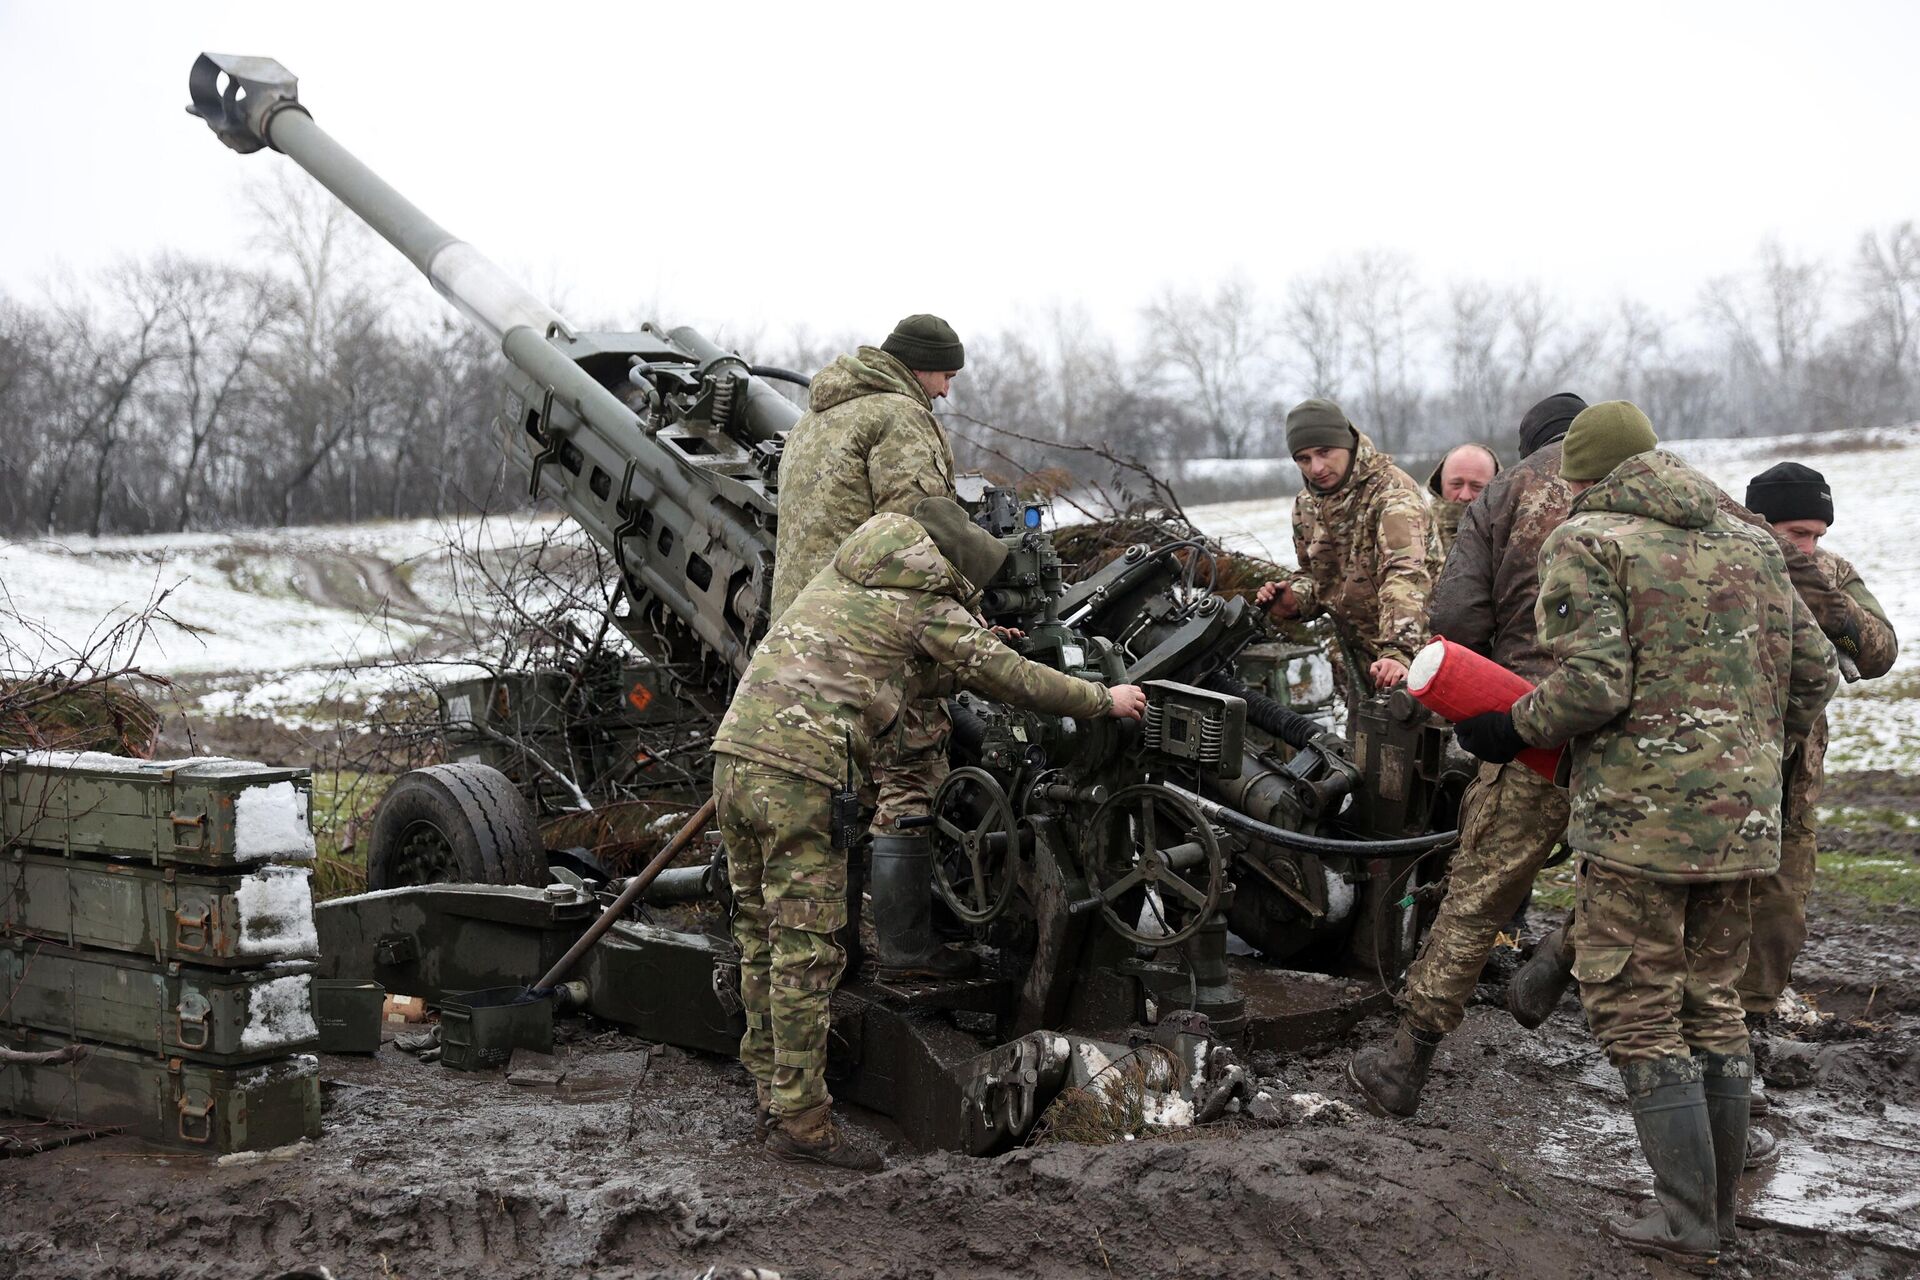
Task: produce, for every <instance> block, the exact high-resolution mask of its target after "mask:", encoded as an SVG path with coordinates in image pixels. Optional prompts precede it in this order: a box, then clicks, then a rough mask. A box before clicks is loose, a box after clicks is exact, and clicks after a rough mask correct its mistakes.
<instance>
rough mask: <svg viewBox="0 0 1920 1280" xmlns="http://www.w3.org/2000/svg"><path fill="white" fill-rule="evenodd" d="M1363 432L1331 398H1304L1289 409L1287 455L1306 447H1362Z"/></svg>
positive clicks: (1290, 455) (1292, 454) (1291, 455)
mask: <svg viewBox="0 0 1920 1280" xmlns="http://www.w3.org/2000/svg"><path fill="white" fill-rule="evenodd" d="M1359 447H1360V433H1359V432H1358V431H1356V430H1355V429H1354V426H1353V424H1352V423H1351V422H1348V421H1347V415H1346V414H1345V413H1343V412H1341V410H1340V406H1339V405H1337V404H1335V403H1334V402H1333V401H1331V400H1321V399H1318V398H1316V399H1313V400H1302V401H1301V402H1300V403H1299V404H1297V405H1295V406H1293V408H1291V409H1289V410H1287V456H1288V457H1289V458H1291V457H1293V456H1294V455H1295V454H1297V453H1299V452H1300V451H1301V450H1302V449H1358V448H1359Z"/></svg>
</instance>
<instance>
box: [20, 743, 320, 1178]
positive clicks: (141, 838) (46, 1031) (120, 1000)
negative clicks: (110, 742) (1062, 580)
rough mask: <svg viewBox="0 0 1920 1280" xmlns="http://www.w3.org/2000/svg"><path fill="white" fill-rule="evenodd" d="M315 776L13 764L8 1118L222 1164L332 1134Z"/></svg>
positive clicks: (33, 761)
mask: <svg viewBox="0 0 1920 1280" xmlns="http://www.w3.org/2000/svg"><path fill="white" fill-rule="evenodd" d="M311 794H312V781H311V778H310V777H309V775H308V773H307V771H306V770H303V769H273V768H268V767H267V766H265V765H259V764H250V763H246V762H243V761H235V760H221V759H213V758H195V759H187V760H173V761H151V760H130V759H125V758H122V757H119V756H109V755H100V754H97V753H93V752H86V753H72V752H48V751H34V752H22V751H9V752H0V1045H5V1046H6V1047H8V1048H10V1049H14V1050H18V1051H22V1052H26V1053H33V1054H38V1053H47V1052H51V1051H57V1050H60V1049H62V1048H64V1047H66V1046H69V1045H79V1046H81V1049H80V1050H79V1051H78V1052H77V1056H76V1057H74V1058H73V1059H72V1060H70V1061H62V1062H38V1063H24V1062H16V1063H11V1064H8V1065H0V1110H4V1111H12V1112H15V1113H18V1114H20V1115H24V1116H33V1117H39V1118H42V1119H45V1120H49V1121H56V1122H63V1123H66V1124H73V1125H79V1126H84V1127H87V1128H115V1129H121V1130H124V1131H126V1132H129V1133H133V1134H137V1135H139V1136H140V1137H143V1138H146V1139H149V1140H151V1141H156V1142H162V1143H167V1144H170V1145H175V1146H184V1147H191V1148H196V1149H200V1150H206V1151H210V1152H214V1153H217V1154H227V1153H230V1152H235V1151H254V1150H265V1149H268V1148H272V1147H277V1146H281V1145H283V1144H285V1143H288V1142H292V1141H295V1140H296V1139H299V1138H302V1137H315V1136H317V1135H318V1134H319V1132H320V1088H319V1075H318V1067H317V1063H316V1060H315V1059H314V1058H313V1057H311V1056H310V1055H307V1054H304V1053H302V1052H300V1051H301V1050H306V1049H311V1048H312V1047H313V1046H314V1041H315V1039H316V1035H315V1030H314V1023H313V1013H312V1006H311V994H310V982H311V974H312V972H313V968H314V965H313V962H312V957H313V956H314V954H315V952H316V942H317V939H316V936H315V933H314V926H313V891H312V887H311V884H310V873H309V871H308V869H307V868H306V867H305V866H302V865H299V864H300V863H303V862H310V861H311V860H312V858H313V855H314V847H313V835H312V830H311V827H310V825H309V821H308V817H307V807H308V800H309V798H310V796H311Z"/></svg>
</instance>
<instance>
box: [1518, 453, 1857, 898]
mask: <svg viewBox="0 0 1920 1280" xmlns="http://www.w3.org/2000/svg"><path fill="white" fill-rule="evenodd" d="M1716 494H1717V490H1716V489H1715V488H1714V486H1713V484H1712V482H1710V481H1709V480H1707V479H1706V477H1704V476H1702V475H1700V473H1698V472H1697V471H1694V470H1693V469H1692V468H1691V467H1689V466H1687V464H1686V463H1684V462H1682V461H1681V460H1680V459H1679V458H1677V457H1675V456H1674V455H1672V454H1670V453H1665V452H1661V451H1651V452H1648V453H1643V454H1640V455H1638V456H1636V457H1633V458H1629V459H1628V460H1627V461H1625V462H1623V463H1621V464H1620V465H1619V466H1618V467H1615V468H1614V470H1613V472H1612V474H1610V475H1609V476H1608V477H1607V478H1606V479H1605V480H1602V481H1601V482H1600V483H1599V484H1597V485H1595V486H1593V487H1592V488H1591V489H1589V490H1587V491H1586V492H1585V493H1583V494H1581V495H1580V496H1579V497H1578V498H1577V499H1576V500H1575V502H1574V505H1573V511H1572V514H1570V515H1569V516H1568V517H1567V519H1566V521H1565V523H1563V524H1562V525H1561V526H1560V527H1559V528H1558V529H1556V530H1554V531H1553V533H1552V535H1551V536H1549V537H1548V538H1547V542H1546V546H1545V547H1543V548H1542V549H1541V553H1540V564H1541V574H1540V600H1539V603H1538V605H1537V606H1536V607H1535V619H1536V622H1537V623H1538V626H1539V631H1540V638H1541V639H1542V640H1543V641H1545V642H1546V644H1547V645H1548V647H1549V649H1550V650H1551V652H1552V653H1553V656H1554V658H1555V659H1556V660H1557V661H1558V663H1559V665H1558V666H1557V667H1556V668H1555V670H1554V671H1553V672H1552V674H1550V675H1548V676H1547V678H1546V679H1545V680H1543V681H1541V683H1540V685H1539V687H1538V688H1536V689H1535V690H1534V691H1533V692H1532V693H1529V694H1527V695H1526V696H1525V697H1523V698H1521V699H1520V701H1518V702H1516V703H1515V704H1514V707H1513V722H1514V727H1515V728H1516V729H1518V730H1519V732H1520V736H1521V737H1522V738H1524V739H1525V740H1526V741H1527V742H1528V743H1530V744H1531V745H1533V746H1553V745H1555V744H1558V743H1563V742H1569V743H1571V744H1572V745H1571V749H1570V751H1569V752H1568V757H1569V759H1568V766H1569V770H1570V772H1569V780H1568V787H1569V800H1570V802H1571V807H1572V820H1571V821H1570V822H1569V823H1568V826H1567V842H1568V844H1570V845H1571V846H1572V847H1573V849H1574V851H1575V852H1576V853H1578V854H1579V855H1581V856H1582V857H1587V858H1591V859H1593V860H1594V861H1596V862H1599V863H1602V864H1603V865H1606V866H1609V867H1612V868H1614V869H1615V870H1618V871H1622V872H1626V873H1628V874H1634V875H1641V876H1645V877H1647V878H1648V879H1652V880H1668V881H1689V880H1737V879H1742V878H1745V877H1750V876H1761V875H1769V874H1771V873H1772V872H1774V871H1775V870H1776V869H1778V867H1779V865H1780V820H1781V819H1780V802H1781V781H1782V772H1781V755H1782V743H1783V741H1784V739H1785V736H1786V735H1787V734H1804V733H1806V732H1807V730H1809V729H1811V728H1812V727H1813V723H1814V721H1815V719H1816V718H1817V717H1818V716H1819V714H1820V709H1821V707H1823V706H1824V705H1825V704H1826V701H1827V698H1828V697H1829V696H1831V694H1832V693H1833V689H1834V685H1835V684H1836V683H1837V682H1838V679H1839V673H1838V669H1837V667H1836V666H1835V660H1834V651H1833V646H1832V645H1831V644H1829V643H1828V642H1827V640H1826V638H1825V637H1824V636H1822V635H1821V634H1820V629H1819V627H1818V626H1816V625H1815V623H1814V620H1813V615H1812V613H1811V612H1809V611H1808V609H1807V607H1806V605H1805V603H1804V602H1802V601H1801V599H1800V598H1799V596H1798V595H1796V594H1795V593H1794V591H1793V589H1792V587H1791V586H1790V585H1789V583H1788V580H1787V571H1786V564H1785V562H1784V560H1783V559H1782V557H1781V555H1780V552H1779V548H1778V547H1776V546H1775V545H1774V542H1773V539H1772V538H1770V537H1767V536H1765V535H1764V534H1762V533H1761V532H1760V531H1759V530H1756V529H1754V528H1753V527H1752V526H1750V525H1747V524H1744V523H1742V522H1740V521H1738V520H1735V519H1733V518H1732V517H1730V516H1728V515H1726V514H1725V513H1723V512H1720V511H1718V510H1717V509H1716V502H1717V498H1716Z"/></svg>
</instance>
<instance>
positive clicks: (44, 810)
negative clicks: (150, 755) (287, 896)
mask: <svg viewBox="0 0 1920 1280" xmlns="http://www.w3.org/2000/svg"><path fill="white" fill-rule="evenodd" d="M312 792H313V779H312V777H311V776H310V775H309V773H308V771H307V770H305V769H274V768H269V767H268V766H266V765H261V764H251V763H248V762H247V761H244V760H222V759H218V758H214V757H205V758H199V759H186V760H134V759H129V758H126V757H122V756H109V755H101V754H99V753H98V752H91V751H89V752H63V751H9V752H4V753H0V847H4V848H8V849H11V848H16V847H25V848H35V849H48V850H53V851H56V852H59V853H68V854H74V853H80V854H116V855H130V856H137V857H141V858H146V859H148V860H150V861H152V862H156V863H169V864H172V863H177V864H181V865H185V866H202V867H245V866H249V865H251V864H254V863H259V862H265V861H289V860H292V861H298V860H302V859H311V858H312V857H313V833H312V827H311V819H310V818H309V816H308V811H309V804H308V801H309V799H310V798H311V795H312Z"/></svg>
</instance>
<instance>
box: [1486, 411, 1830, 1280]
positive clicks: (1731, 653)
mask: <svg viewBox="0 0 1920 1280" xmlns="http://www.w3.org/2000/svg"><path fill="white" fill-rule="evenodd" d="M1656 443H1657V441H1656V439H1655V437H1654V434H1653V429H1652V426H1651V424H1649V423H1648V422H1647V419H1646V415H1645V414H1643V413H1641V412H1640V411H1639V409H1638V408H1636V407H1635V406H1633V405H1630V404H1627V403H1626V402H1624V401H1611V402H1608V403H1606V404H1602V405H1595V406H1593V407H1591V408H1589V409H1586V410H1584V411H1582V412H1581V413H1580V415H1579V416H1578V417H1576V418H1575V419H1574V422H1573V426H1572V427H1571V429H1570V430H1569V431H1568V433H1567V436H1566V439H1565V442H1564V444H1563V446H1562V451H1561V475H1562V477H1563V478H1564V479H1566V480H1567V481H1568V483H1569V485H1570V486H1571V487H1572V488H1573V489H1574V490H1575V491H1576V493H1577V495H1578V496H1576V498H1575V500H1574V505H1573V510H1572V512H1571V514H1570V515H1569V516H1568V518H1567V520H1566V522H1565V523H1563V524H1562V525H1561V526H1560V527H1559V528H1558V529H1556V530H1555V531H1554V532H1553V533H1552V534H1551V535H1550V536H1549V537H1548V539H1547V542H1546V545H1545V546H1544V547H1543V548H1542V550H1541V589H1540V599H1539V602H1538V604H1537V606H1536V608H1535V621H1536V624H1537V626H1538V629H1539V633H1540V637H1541V639H1542V640H1543V641H1545V642H1546V644H1547V646H1548V648H1549V650H1550V652H1551V653H1552V654H1553V656H1554V658H1555V660H1556V661H1557V663H1558V665H1557V667H1556V668H1555V670H1554V671H1553V672H1552V673H1551V674H1549V675H1548V676H1547V677H1546V679H1545V680H1543V681H1542V682H1541V683H1540V684H1539V686H1538V687H1536V688H1535V689H1534V690H1533V691H1532V692H1531V693H1528V694H1526V695H1525V696H1523V697H1522V698H1521V699H1520V700H1519V701H1518V702H1516V703H1515V704H1514V705H1513V707H1512V709H1511V710H1510V711H1505V712H1490V713H1487V714H1485V715H1481V716H1475V717H1472V718H1470V719H1468V720H1464V721H1462V722H1461V723H1460V724H1459V725H1457V726H1456V727H1455V733H1456V736H1457V738H1458V739H1459V741H1460V743H1461V745H1462V746H1464V747H1466V748H1467V749H1468V750H1470V751H1472V752H1473V753H1474V754H1476V755H1479V756H1481V757H1482V758H1483V759H1492V760H1510V759H1512V758H1513V757H1514V756H1515V755H1517V754H1518V753H1519V751H1520V750H1521V749H1522V748H1523V747H1526V746H1540V747H1549V746H1556V745H1559V744H1562V743H1566V744H1569V745H1568V751H1567V762H1566V766H1565V767H1566V768H1567V769H1568V775H1569V783H1568V787H1569V799H1570V808H1571V811H1572V817H1571V820H1570V823H1569V827H1568V833H1567V842H1568V844H1569V845H1570V846H1571V847H1572V849H1573V851H1574V853H1575V854H1576V855H1577V856H1578V857H1579V858H1580V859H1581V863H1580V868H1579V878H1578V883H1577V887H1576V890H1575V923H1574V936H1573V946H1574V977H1575V978H1576V980H1578V982H1579V983H1580V996H1581V1002H1582V1003H1583V1004H1584V1005H1585V1006H1586V1010H1587V1017H1588V1020H1589V1022H1590V1023H1591V1025H1592V1027H1593V1032H1594V1035H1595V1036H1596V1037H1597V1038H1598V1039H1599V1041H1600V1043H1601V1044H1602V1045H1603V1046H1604V1047H1605V1048H1606V1050H1607V1054H1608V1057H1609V1058H1610V1059H1611V1060H1612V1061H1613V1063H1614V1065H1615V1066H1616V1067H1618V1068H1619V1069H1620V1073H1621V1077H1622V1080H1623V1082H1624V1083H1625V1085H1626V1090H1627V1096H1628V1099H1629V1102H1630V1103H1631V1105H1632V1108H1633V1113H1634V1124H1635V1128H1636V1130H1637V1131H1638V1133H1639V1137H1640V1145H1641V1149H1642V1151H1643V1153H1644V1154H1645V1156H1646V1158H1647V1160H1648V1163H1649V1164H1650V1165H1651V1166H1652V1168H1653V1173H1654V1188H1655V1201H1656V1204H1655V1207H1654V1209H1653V1211H1652V1212H1651V1213H1649V1214H1648V1215H1646V1216H1645V1217H1643V1218H1640V1219H1638V1220H1634V1221H1617V1222H1614V1223H1612V1224H1610V1227H1609V1230H1610V1231H1611V1232H1612V1233H1613V1234H1614V1235H1615V1236H1616V1237H1618V1238H1619V1239H1621V1240H1622V1241H1624V1242H1625V1243H1626V1244H1627V1245H1628V1246H1629V1247H1631V1248H1634V1249H1636V1250H1640V1251H1643V1252H1649V1253H1655V1254H1658V1255H1661V1256H1665V1257H1668V1258H1672V1259H1676V1260H1680V1261H1683V1262H1688V1263H1695V1262H1701V1261H1712V1260H1713V1259H1714V1258H1715V1257H1716V1256H1717V1254H1718V1252H1719V1251H1720V1249H1721V1248H1723V1247H1725V1246H1726V1245H1730V1244H1731V1243H1732V1241H1733V1238H1734V1235H1735V1221H1734V1218H1735V1200H1734V1193H1735V1189H1736V1183H1737V1179H1738V1177H1739V1174H1740V1171H1741V1169H1742V1168H1743V1167H1744V1165H1745V1163H1746V1158H1747V1129H1748V1084H1749V1081H1750V1080H1751V1078H1752V1074H1753V1059H1752V1057H1751V1055H1750V1051H1749V1046H1748V1041H1747V1033H1746V1025H1745V1022H1744V1020H1743V1018H1742V1016H1741V1008H1740V999H1739V996H1738V994H1737V992H1736V991H1735V984H1736V983H1737V982H1738V981H1739V978H1740V974H1741V971H1742V969H1743V968H1744V967H1745V965H1746V960H1747V950H1748V942H1749V938H1750V930H1751V922H1750V919H1749V916H1748V899H1749V891H1750V887H1751V885H1752V883H1753V881H1754V879H1755V878H1757V877H1761V876H1766V875H1769V874H1771V873H1772V872H1773V871H1774V870H1775V869H1776V868H1777V867H1778V865H1779V860H1780V806H1781V796H1782V777H1783V771H1782V761H1783V754H1784V751H1783V743H1784V742H1785V741H1786V739H1787V737H1788V736H1789V735H1798V734H1804V733H1805V732H1806V731H1807V730H1808V729H1809V728H1811V727H1812V724H1813V722H1814V719H1815V717H1816V716H1818V714H1819V712H1820V709H1821V707H1822V706H1823V705H1824V704H1825V702H1826V700H1827V698H1828V697H1829V696H1830V695H1831V694H1832V692H1833V688H1834V685H1835V683H1836V682H1837V679H1838V670H1837V667H1836V664H1835V660H1834V651H1833V646H1832V645H1831V644H1829V643H1828V642H1827V640H1826V638H1825V637H1824V636H1823V635H1821V634H1820V631H1819V628H1818V626H1817V625H1816V624H1815V622H1814V619H1813V615H1812V613H1811V612H1810V611H1809V610H1808V609H1807V606H1806V605H1805V603H1804V602H1803V601H1801V600H1800V598H1799V596H1798V595H1796V594H1795V593H1794V591H1793V589H1792V587H1791V586H1790V585H1789V582H1788V578H1787V570H1786V562H1785V559H1784V558H1783V557H1782V556H1781V554H1780V551H1779V549H1778V548H1777V547H1776V546H1775V545H1774V542H1773V539H1772V538H1771V537H1770V536H1769V535H1768V534H1767V533H1766V532H1764V531H1762V530H1758V529H1755V528H1754V527H1753V526H1751V525H1748V524H1746V523H1744V522H1741V521H1738V520H1736V519H1734V518H1732V517H1730V516H1728V515H1726V514H1724V513H1722V512H1721V511H1720V510H1719V509H1718V501H1717V500H1718V490H1717V489H1715V487H1714V486H1713V485H1712V484H1711V483H1710V482H1709V481H1708V480H1707V479H1706V478H1705V477H1703V476H1701V475H1700V474H1699V473H1697V472H1695V471H1694V470H1693V469H1692V468H1690V467H1688V466H1687V465H1686V464H1685V463H1684V462H1682V461H1680V460H1679V459H1678V458H1676V457H1674V456H1673V455H1671V454H1668V453H1663V452H1660V451H1658V450H1657V449H1656V448H1655V445H1656Z"/></svg>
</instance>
